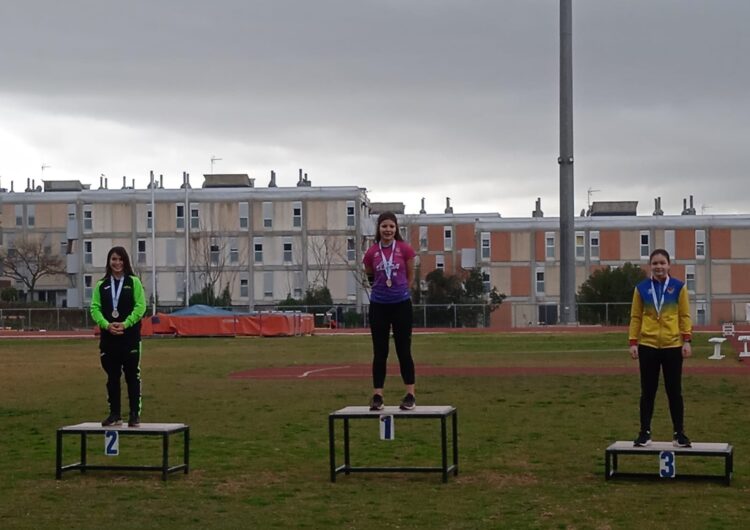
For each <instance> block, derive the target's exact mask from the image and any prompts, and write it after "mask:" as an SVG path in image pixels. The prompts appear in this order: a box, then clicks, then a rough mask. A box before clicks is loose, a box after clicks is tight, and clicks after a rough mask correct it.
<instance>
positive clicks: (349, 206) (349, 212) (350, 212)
mask: <svg viewBox="0 0 750 530" xmlns="http://www.w3.org/2000/svg"><path fill="white" fill-rule="evenodd" d="M346 226H350V227H351V226H354V201H346Z"/></svg>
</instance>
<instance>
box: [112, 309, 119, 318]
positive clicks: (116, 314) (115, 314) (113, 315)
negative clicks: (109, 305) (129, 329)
mask: <svg viewBox="0 0 750 530" xmlns="http://www.w3.org/2000/svg"><path fill="white" fill-rule="evenodd" d="M119 316H120V312H119V311H118V310H117V309H113V310H112V318H117V317H119Z"/></svg>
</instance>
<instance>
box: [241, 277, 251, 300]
mask: <svg viewBox="0 0 750 530" xmlns="http://www.w3.org/2000/svg"><path fill="white" fill-rule="evenodd" d="M240 296H241V297H242V298H247V297H248V296H250V280H249V276H248V274H247V273H246V272H243V273H242V274H240Z"/></svg>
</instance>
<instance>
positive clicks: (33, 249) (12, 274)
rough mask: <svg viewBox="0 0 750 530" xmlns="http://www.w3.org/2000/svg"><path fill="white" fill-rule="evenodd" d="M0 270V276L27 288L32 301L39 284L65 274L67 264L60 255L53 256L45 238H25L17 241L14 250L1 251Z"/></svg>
mask: <svg viewBox="0 0 750 530" xmlns="http://www.w3.org/2000/svg"><path fill="white" fill-rule="evenodd" d="M0 269H1V270H2V272H0V276H5V277H7V278H12V279H13V280H16V281H18V282H21V283H22V284H23V285H25V286H26V289H27V290H28V292H29V300H30V301H31V300H33V299H34V291H35V290H36V284H37V282H39V280H41V279H42V278H44V277H45V276H55V275H58V274H65V263H64V262H63V259H62V257H60V255H58V254H52V251H51V248H50V247H48V246H46V245H45V238H44V237H43V236H41V237H40V236H37V237H29V236H25V237H21V238H19V239H16V241H15V244H14V245H13V247H12V248H8V249H7V250H0Z"/></svg>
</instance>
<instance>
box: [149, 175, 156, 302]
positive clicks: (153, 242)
mask: <svg viewBox="0 0 750 530" xmlns="http://www.w3.org/2000/svg"><path fill="white" fill-rule="evenodd" d="M150 177H151V186H150V187H151V293H152V295H151V296H153V300H152V305H151V315H152V316H153V315H156V182H155V181H154V171H153V170H151V173H150Z"/></svg>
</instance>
